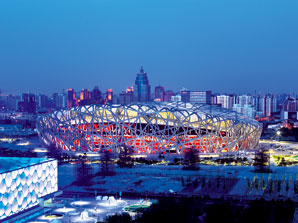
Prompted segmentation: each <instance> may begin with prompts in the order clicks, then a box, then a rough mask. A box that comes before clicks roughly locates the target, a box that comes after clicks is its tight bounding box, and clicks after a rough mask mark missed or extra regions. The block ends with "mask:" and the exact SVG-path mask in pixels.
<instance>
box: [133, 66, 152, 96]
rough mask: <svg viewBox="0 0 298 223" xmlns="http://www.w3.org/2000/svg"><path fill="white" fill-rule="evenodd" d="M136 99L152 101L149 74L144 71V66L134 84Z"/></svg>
mask: <svg viewBox="0 0 298 223" xmlns="http://www.w3.org/2000/svg"><path fill="white" fill-rule="evenodd" d="M134 101H137V102H148V101H150V85H149V81H148V77H147V74H146V73H145V72H144V69H143V67H141V69H140V72H139V73H137V78H136V81H135V85H134Z"/></svg>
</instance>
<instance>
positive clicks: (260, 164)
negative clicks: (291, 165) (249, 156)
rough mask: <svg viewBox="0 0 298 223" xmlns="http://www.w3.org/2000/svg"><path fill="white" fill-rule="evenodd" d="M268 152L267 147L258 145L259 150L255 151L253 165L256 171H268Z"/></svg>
mask: <svg viewBox="0 0 298 223" xmlns="http://www.w3.org/2000/svg"><path fill="white" fill-rule="evenodd" d="M269 162H270V154H269V150H268V148H264V147H260V148H259V150H257V151H256V152H255V158H254V166H255V171H256V172H261V173H264V172H265V173H268V172H271V171H270V167H269Z"/></svg>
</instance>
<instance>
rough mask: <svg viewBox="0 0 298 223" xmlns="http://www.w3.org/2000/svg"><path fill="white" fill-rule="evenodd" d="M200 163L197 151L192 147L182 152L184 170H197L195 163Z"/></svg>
mask: <svg viewBox="0 0 298 223" xmlns="http://www.w3.org/2000/svg"><path fill="white" fill-rule="evenodd" d="M199 161H200V156H199V152H198V150H196V149H195V148H194V147H192V148H189V149H186V151H185V152H184V167H183V169H185V170H197V169H199V168H198V167H197V162H199Z"/></svg>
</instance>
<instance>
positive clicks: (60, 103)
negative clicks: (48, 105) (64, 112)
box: [53, 93, 67, 109]
mask: <svg viewBox="0 0 298 223" xmlns="http://www.w3.org/2000/svg"><path fill="white" fill-rule="evenodd" d="M66 98H67V97H66V94H65V93H61V94H58V93H53V106H54V108H57V109H60V108H64V107H67V100H66Z"/></svg>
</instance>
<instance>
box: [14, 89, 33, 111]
mask: <svg viewBox="0 0 298 223" xmlns="http://www.w3.org/2000/svg"><path fill="white" fill-rule="evenodd" d="M18 110H19V111H20V112H28V113H33V114H34V113H36V98H35V95H34V94H30V93H24V94H23V95H22V101H20V102H19V103H18Z"/></svg>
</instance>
